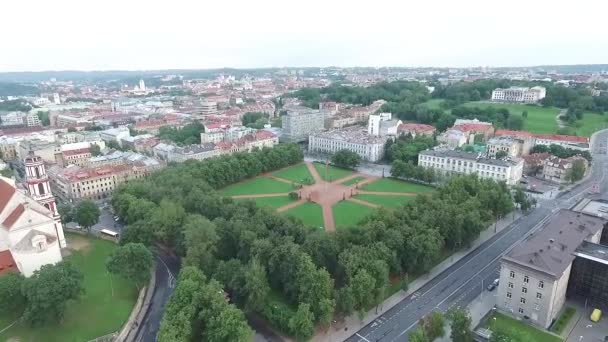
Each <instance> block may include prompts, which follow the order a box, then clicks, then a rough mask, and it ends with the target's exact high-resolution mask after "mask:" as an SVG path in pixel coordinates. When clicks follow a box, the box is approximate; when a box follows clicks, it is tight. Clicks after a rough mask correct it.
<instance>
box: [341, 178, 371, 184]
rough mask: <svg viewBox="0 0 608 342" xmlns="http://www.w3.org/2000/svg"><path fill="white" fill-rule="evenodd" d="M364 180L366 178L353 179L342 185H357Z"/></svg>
mask: <svg viewBox="0 0 608 342" xmlns="http://www.w3.org/2000/svg"><path fill="white" fill-rule="evenodd" d="M364 179H365V177H355V178H351V179H349V180H347V181H346V182H342V185H355V183H358V182H360V181H362V180H364Z"/></svg>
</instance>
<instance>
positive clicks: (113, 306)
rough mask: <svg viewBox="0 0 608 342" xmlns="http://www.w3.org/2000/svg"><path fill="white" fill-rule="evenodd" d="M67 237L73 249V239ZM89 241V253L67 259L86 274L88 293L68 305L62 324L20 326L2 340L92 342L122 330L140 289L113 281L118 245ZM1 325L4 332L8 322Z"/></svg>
mask: <svg viewBox="0 0 608 342" xmlns="http://www.w3.org/2000/svg"><path fill="white" fill-rule="evenodd" d="M67 237H68V245H69V244H70V239H71V238H73V236H71V235H68V236H67ZM88 241H89V243H90V247H89V249H88V250H83V251H76V252H73V254H72V255H71V256H69V257H66V258H65V259H66V260H69V261H71V262H72V263H73V264H74V266H76V268H78V269H79V270H80V271H81V272H82V273H83V276H84V280H83V286H84V288H85V293H84V294H83V295H82V296H81V297H80V299H78V300H76V301H70V302H69V303H68V305H67V309H66V312H65V317H64V318H63V320H62V322H61V323H58V324H56V325H47V326H41V327H29V326H28V325H27V324H25V323H22V322H20V323H17V324H15V325H14V326H13V327H11V328H10V329H8V330H7V331H5V332H3V333H2V334H0V340H2V341H6V340H9V339H11V338H13V337H14V338H17V339H18V340H19V341H20V342H35V341H48V342H55V341H57V342H77V341H88V340H91V339H94V338H96V337H99V336H103V335H107V334H110V333H112V332H115V331H118V330H120V329H121V328H122V325H123V324H124V323H125V322H126V321H127V319H128V318H129V315H130V314H131V310H132V309H133V306H134V305H135V301H136V300H137V288H136V287H135V286H134V285H133V284H132V283H130V282H128V281H126V280H124V279H122V278H119V277H117V276H112V277H110V275H109V274H108V272H107V271H106V266H105V263H106V259H107V258H108V256H109V255H110V252H111V251H112V250H113V249H114V248H116V245H115V244H114V243H111V242H109V241H105V240H99V239H95V238H91V239H88ZM10 322H12V320H11V321H10ZM10 322H8V323H10ZM0 323H2V324H3V326H2V328H4V327H5V325H4V323H5V319H2V320H0Z"/></svg>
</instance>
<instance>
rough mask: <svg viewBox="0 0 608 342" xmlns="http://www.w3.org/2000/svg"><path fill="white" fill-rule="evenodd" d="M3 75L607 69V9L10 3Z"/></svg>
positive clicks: (458, 0) (168, 0) (484, 4)
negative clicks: (268, 69)
mask: <svg viewBox="0 0 608 342" xmlns="http://www.w3.org/2000/svg"><path fill="white" fill-rule="evenodd" d="M0 10H1V12H2V16H1V19H0V32H1V33H0V37H2V42H1V46H2V48H1V49H0V72H1V71H26V70H33V71H38V70H66V69H69V70H109V69H129V70H146V69H147V70H149V69H174V68H219V67H236V68H251V67H281V66H525V65H539V64H591V63H608V19H607V18H608V1H606V0H595V1H594V0H553V1H550V0H502V1H496V0H449V1H448V0H392V1H389V0H373V1H369V0H365V1H359V0H350V1H343V0H305V1H293V0H291V1H290V0H276V1H275V0H258V1H256V0H194V1H184V0H147V1H140V0H86V1H83V0H53V1H48V0H37V1H34V0H19V1H13V0H7V1H2V5H0Z"/></svg>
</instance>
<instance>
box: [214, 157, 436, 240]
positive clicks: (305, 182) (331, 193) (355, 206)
mask: <svg viewBox="0 0 608 342" xmlns="http://www.w3.org/2000/svg"><path fill="white" fill-rule="evenodd" d="M433 190H434V189H433V188H432V187H428V186H425V185H420V184H415V183H409V182H405V181H401V180H397V179H391V178H379V177H375V176H369V175H364V174H361V173H358V172H355V171H353V170H348V169H342V168H339V167H335V166H332V165H326V164H323V163H300V164H297V165H294V166H291V167H288V168H284V169H281V170H278V171H275V172H273V173H270V174H264V175H260V176H259V177H256V178H253V179H250V180H247V181H244V182H240V183H237V184H233V185H231V186H228V187H226V188H225V189H224V190H223V194H224V195H225V196H230V197H232V198H233V199H235V200H245V199H250V200H253V201H255V202H256V204H257V205H258V206H265V207H268V208H271V209H275V210H276V211H277V212H279V213H283V214H284V215H289V216H293V217H296V218H298V219H300V220H302V222H303V223H304V224H306V225H309V226H312V227H316V228H322V229H325V230H326V231H334V230H335V229H341V228H348V227H352V226H355V225H357V224H358V223H359V222H360V221H361V220H362V219H363V218H364V217H365V216H367V215H369V214H371V213H372V212H373V211H374V210H375V209H376V208H379V207H384V208H387V209H390V210H392V209H396V208H397V207H399V206H401V205H403V204H404V203H406V202H408V201H410V200H413V199H414V198H415V197H416V196H417V195H418V194H425V193H430V192H432V191H433ZM290 193H296V194H297V198H291V197H290V196H289V194H290ZM292 196H293V195H292ZM294 197H295V196H294Z"/></svg>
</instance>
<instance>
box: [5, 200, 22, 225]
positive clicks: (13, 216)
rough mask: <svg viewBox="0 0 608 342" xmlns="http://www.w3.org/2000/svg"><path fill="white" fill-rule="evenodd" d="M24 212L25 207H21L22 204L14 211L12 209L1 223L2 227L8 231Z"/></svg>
mask: <svg viewBox="0 0 608 342" xmlns="http://www.w3.org/2000/svg"><path fill="white" fill-rule="evenodd" d="M24 212H25V206H23V204H21V203H19V205H18V206H17V207H16V208H15V209H13V212H11V213H10V214H9V215H8V216H7V217H6V218H5V219H4V222H2V224H3V225H4V227H5V228H6V229H8V230H10V229H11V227H12V226H13V224H15V222H17V220H18V219H19V217H21V214H23V213H24Z"/></svg>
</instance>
